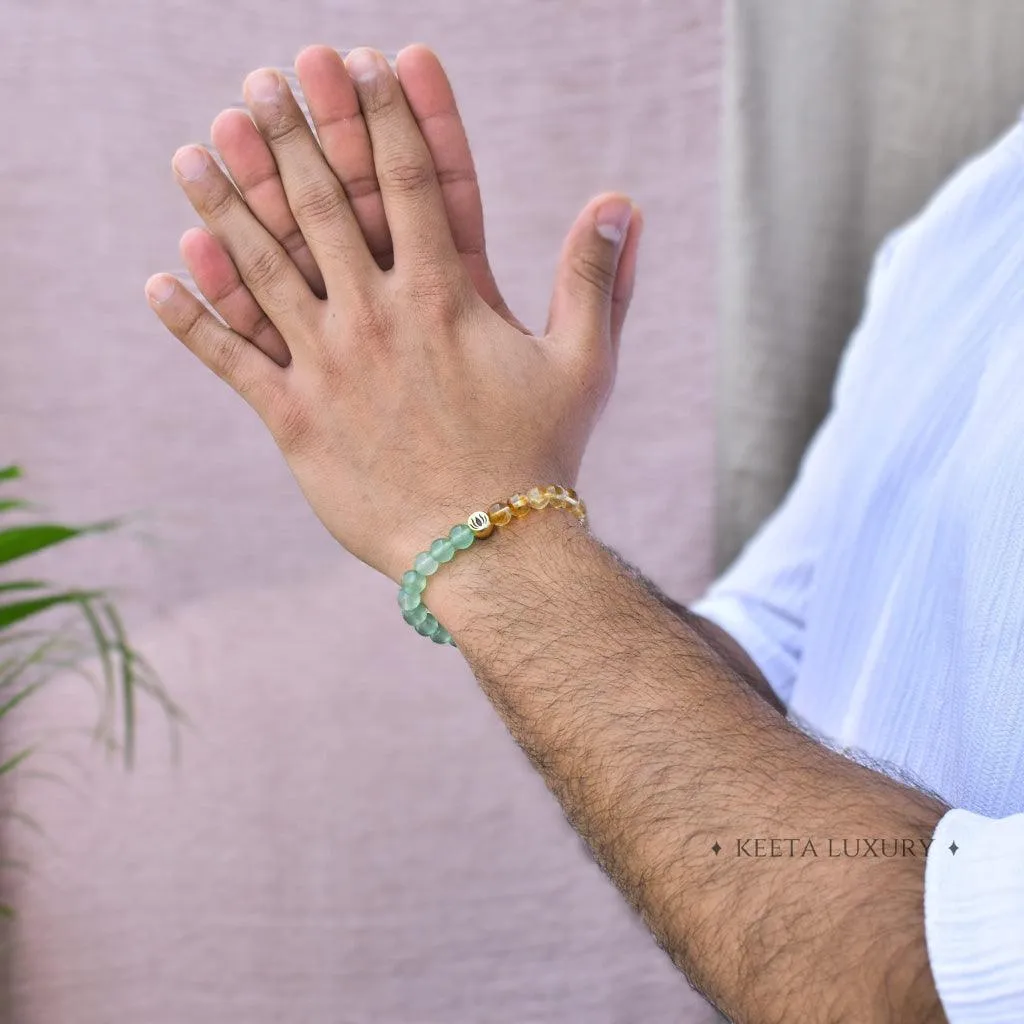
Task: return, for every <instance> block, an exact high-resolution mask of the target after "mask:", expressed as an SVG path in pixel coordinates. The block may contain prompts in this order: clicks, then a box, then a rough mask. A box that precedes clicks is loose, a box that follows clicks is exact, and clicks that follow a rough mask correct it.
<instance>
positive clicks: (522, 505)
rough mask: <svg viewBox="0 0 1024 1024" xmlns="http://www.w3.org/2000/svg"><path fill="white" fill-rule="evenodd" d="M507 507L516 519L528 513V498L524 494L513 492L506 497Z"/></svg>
mask: <svg viewBox="0 0 1024 1024" xmlns="http://www.w3.org/2000/svg"><path fill="white" fill-rule="evenodd" d="M508 507H509V509H510V510H511V512H512V515H514V516H515V517H516V519H522V518H523V516H526V515H529V514H530V499H529V498H528V497H527V496H526V495H525V494H513V495H512V497H511V498H509V499H508Z"/></svg>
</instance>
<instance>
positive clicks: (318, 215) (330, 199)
mask: <svg viewBox="0 0 1024 1024" xmlns="http://www.w3.org/2000/svg"><path fill="white" fill-rule="evenodd" d="M341 202H342V195H341V190H340V189H337V188H331V186H330V185H329V184H327V183H325V182H319V181H317V182H310V183H308V184H307V185H305V186H303V187H302V188H301V189H299V190H298V192H297V194H296V196H295V212H296V214H297V215H298V216H299V217H301V218H302V219H303V220H305V221H306V222H307V223H308V224H311V225H315V226H321V225H324V226H325V225H333V224H336V223H337V221H338V218H339V215H340V212H341Z"/></svg>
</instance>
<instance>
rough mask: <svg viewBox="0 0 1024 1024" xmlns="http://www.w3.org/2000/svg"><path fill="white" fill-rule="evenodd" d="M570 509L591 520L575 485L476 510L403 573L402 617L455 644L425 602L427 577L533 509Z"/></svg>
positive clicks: (437, 638)
mask: <svg viewBox="0 0 1024 1024" xmlns="http://www.w3.org/2000/svg"><path fill="white" fill-rule="evenodd" d="M542 508H567V509H570V510H571V511H572V514H573V515H574V516H575V517H576V518H577V519H578V520H579V521H580V522H581V523H583V524H585V523H586V521H587V506H586V505H584V504H583V499H582V498H581V497H580V496H579V495H578V494H577V493H576V492H575V491H574V490H573V489H572V488H571V487H560V486H558V485H557V484H548V485H547V486H546V487H532V488H530V490H528V491H527V492H526V493H525V494H513V495H512V497H511V498H509V499H508V501H496V502H495V503H494V504H493V505H492V506H491V507H490V508H489V509H488V510H487V511H486V512H474V513H473V514H472V515H471V516H470V517H469V518H468V519H467V520H466V521H465V522H464V523H457V524H456V525H455V526H453V527H452V528H451V531H450V532H449V534H448V536H447V537H441V538H439V539H438V540H435V541H434V543H433V544H431V545H430V548H429V549H428V550H427V551H421V552H420V553H419V554H418V555H417V556H416V559H415V561H414V562H413V567H412V568H411V569H410V570H409V571H408V572H407V573H405V575H404V576H402V585H401V587H400V588H399V591H398V607H399V608H401V609H402V618H403V619H405V621H406V622H408V623H409V625H410V626H412V627H413V629H415V630H416V632H417V633H419V634H420V635H421V636H427V637H430V639H431V640H433V641H434V643H435V644H450V645H451V646H452V647H454V646H455V641H454V640H453V639H452V635H451V633H449V632H448V630H447V629H445V628H444V626H442V625H441V623H440V622H438V621H437V618H436V617H435V616H433V615H431V614H430V612H429V611H428V610H427V606H426V605H425V604H424V603H423V591H424V590H425V589H426V586H427V577H428V576H433V575H434V573H435V572H437V570H438V569H439V568H440V566H441V565H443V564H444V563H445V562H450V561H451V560H452V559H453V558H454V557H455V555H456V554H457V553H458V552H459V551H465V550H466V549H467V548H469V547H472V546H473V544H474V543H475V542H476V541H477V540H483V539H484V538H485V537H489V536H490V535H491V534H492V533H494V530H495V527H501V526H508V524H509V523H511V522H512V520H513V519H522V518H523V517H524V516H527V515H529V513H530V511H531V510H533V509H542Z"/></svg>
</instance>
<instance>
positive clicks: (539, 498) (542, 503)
mask: <svg viewBox="0 0 1024 1024" xmlns="http://www.w3.org/2000/svg"><path fill="white" fill-rule="evenodd" d="M526 497H527V498H528V499H529V502H530V507H531V508H547V507H548V496H547V494H545V493H544V491H542V490H541V489H540V488H539V487H531V488H530V489H529V490H528V491H527V492H526Z"/></svg>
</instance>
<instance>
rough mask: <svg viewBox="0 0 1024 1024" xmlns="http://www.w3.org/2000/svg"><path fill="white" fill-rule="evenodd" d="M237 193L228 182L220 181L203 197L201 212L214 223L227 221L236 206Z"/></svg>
mask: <svg viewBox="0 0 1024 1024" xmlns="http://www.w3.org/2000/svg"><path fill="white" fill-rule="evenodd" d="M236 198H237V193H236V192H235V190H234V189H233V188H231V187H230V186H228V184H227V182H225V181H219V182H218V183H217V184H216V185H215V186H214V187H213V188H211V189H210V190H209V192H207V193H206V195H205V196H204V197H203V201H202V205H201V212H202V213H203V214H204V215H205V216H206V217H207V218H208V219H209V220H212V221H223V220H226V219H227V217H228V216H229V215H230V213H231V211H232V208H233V207H234V205H235V199H236Z"/></svg>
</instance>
